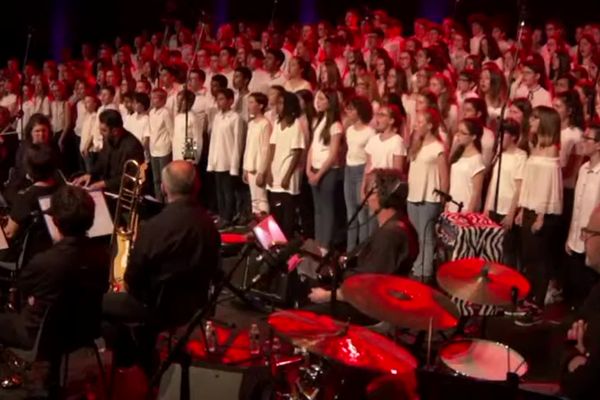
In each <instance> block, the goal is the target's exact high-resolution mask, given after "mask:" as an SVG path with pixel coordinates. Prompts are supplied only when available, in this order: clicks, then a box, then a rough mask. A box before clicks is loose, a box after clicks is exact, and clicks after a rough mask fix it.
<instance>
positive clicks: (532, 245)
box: [521, 209, 561, 307]
mask: <svg viewBox="0 0 600 400" xmlns="http://www.w3.org/2000/svg"><path fill="white" fill-rule="evenodd" d="M535 219H536V213H535V212H534V211H532V210H527V209H525V210H523V224H522V226H521V246H522V247H521V254H522V257H523V268H524V271H525V276H526V277H527V279H529V283H531V293H530V295H529V297H530V298H531V300H532V301H534V302H535V303H536V304H537V305H538V306H539V307H544V300H545V298H546V291H547V290H548V283H549V282H550V279H551V277H552V276H553V272H554V271H555V270H556V268H557V265H556V264H557V263H558V262H560V260H556V259H555V255H554V253H553V252H552V251H551V248H552V246H553V245H555V243H556V240H557V239H556V235H557V234H558V231H559V227H560V221H561V218H560V216H559V215H551V214H546V215H544V224H543V226H542V229H540V230H539V231H538V232H536V233H533V232H532V231H531V226H532V225H533V223H534V222H535Z"/></svg>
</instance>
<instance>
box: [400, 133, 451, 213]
mask: <svg viewBox="0 0 600 400" xmlns="http://www.w3.org/2000/svg"><path fill="white" fill-rule="evenodd" d="M444 151H445V149H444V144H443V143H442V142H440V141H437V140H436V141H433V142H431V143H428V144H424V145H423V147H421V149H420V150H419V153H418V154H417V156H416V157H415V159H414V160H412V161H411V163H410V168H409V170H408V197H407V200H408V201H410V202H412V203H420V202H423V201H426V202H430V203H440V202H441V201H440V198H439V196H437V195H435V194H433V189H440V171H439V168H438V165H437V162H438V156H439V155H440V154H443V153H444Z"/></svg>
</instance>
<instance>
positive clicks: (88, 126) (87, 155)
mask: <svg viewBox="0 0 600 400" xmlns="http://www.w3.org/2000/svg"><path fill="white" fill-rule="evenodd" d="M83 103H84V105H85V111H86V113H85V117H84V119H83V122H82V124H81V142H80V143H79V152H80V153H81V157H82V158H83V162H84V165H85V171H86V172H87V173H90V172H91V170H92V167H93V165H94V162H95V160H96V156H97V154H98V152H99V151H100V149H101V148H102V137H101V136H100V137H97V136H95V135H96V131H97V130H98V126H97V121H98V115H97V112H96V111H97V109H98V98H97V97H96V96H95V95H94V94H93V93H88V94H86V95H85V97H84V98H83Z"/></svg>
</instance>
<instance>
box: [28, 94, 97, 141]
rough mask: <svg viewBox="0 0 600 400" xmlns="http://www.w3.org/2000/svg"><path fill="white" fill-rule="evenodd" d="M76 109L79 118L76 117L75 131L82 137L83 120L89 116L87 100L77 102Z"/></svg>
mask: <svg viewBox="0 0 600 400" xmlns="http://www.w3.org/2000/svg"><path fill="white" fill-rule="evenodd" d="M23 109H25V104H23ZM75 110H76V112H77V118H75V127H74V128H73V131H74V132H75V134H76V135H77V136H79V137H81V130H82V129H83V121H84V120H85V117H86V116H87V114H88V112H87V110H86V109H85V102H84V101H83V100H79V101H78V102H77V103H75Z"/></svg>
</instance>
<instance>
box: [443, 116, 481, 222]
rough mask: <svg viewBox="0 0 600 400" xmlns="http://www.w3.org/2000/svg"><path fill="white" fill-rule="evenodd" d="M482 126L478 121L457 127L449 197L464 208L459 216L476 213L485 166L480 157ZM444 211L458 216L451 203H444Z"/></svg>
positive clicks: (463, 121)
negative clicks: (463, 213)
mask: <svg viewBox="0 0 600 400" xmlns="http://www.w3.org/2000/svg"><path fill="white" fill-rule="evenodd" d="M482 135H483V125H482V124H481V122H480V121H479V120H477V119H470V118H465V119H463V120H462V121H461V122H460V124H458V131H457V133H456V137H455V142H456V144H457V145H456V148H455V149H454V152H453V153H452V157H451V167H450V196H452V199H453V200H454V201H455V202H457V203H459V204H461V203H462V205H463V207H462V210H460V211H462V212H478V211H479V210H480V208H481V196H482V188H483V177H484V173H483V172H484V171H485V165H484V164H483V158H482V157H481V136H482ZM446 210H447V211H452V212H458V211H459V207H458V206H457V205H456V204H454V203H451V202H449V203H446Z"/></svg>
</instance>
